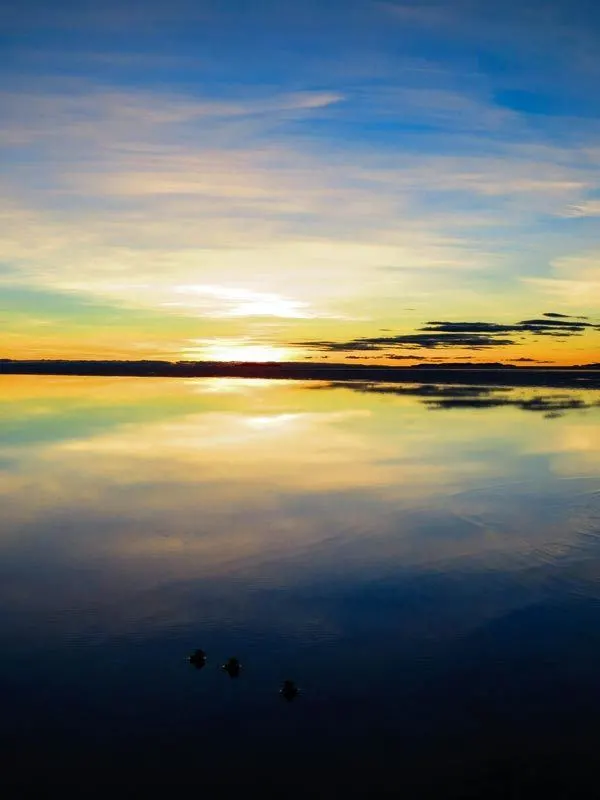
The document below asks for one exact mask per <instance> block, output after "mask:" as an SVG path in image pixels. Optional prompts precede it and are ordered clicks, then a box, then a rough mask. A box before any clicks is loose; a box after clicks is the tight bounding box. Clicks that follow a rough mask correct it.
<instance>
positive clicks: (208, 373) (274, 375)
mask: <svg viewBox="0 0 600 800" xmlns="http://www.w3.org/2000/svg"><path fill="white" fill-rule="evenodd" d="M0 375H80V376H98V377H102V376H104V377H153V378H155V377H164V378H250V379H252V378H254V379H256V378H258V379H269V380H304V381H336V382H340V381H349V382H350V381H373V382H382V383H445V384H474V383H477V384H488V385H500V386H515V387H517V386H533V387H535V386H545V387H549V388H560V387H564V388H571V389H600V363H599V364H585V365H581V366H575V367H515V366H506V365H503V364H481V365H469V364H459V363H457V364H448V365H439V364H431V365H429V364H427V365H425V364H423V365H419V366H413V367H396V366H377V367H375V366H370V365H368V364H365V365H362V364H353V365H351V366H350V365H348V364H339V363H335V364H334V363H332V364H323V363H315V364H306V363H299V362H277V363H275V362H268V363H248V362H243V363H239V362H223V361H194V362H181V361H180V362H169V361H95V360H89V361H88V360H86V361H66V360H31V361H29V360H28V361H24V360H9V359H6V360H0Z"/></svg>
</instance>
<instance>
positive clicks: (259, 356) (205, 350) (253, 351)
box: [183, 339, 292, 361]
mask: <svg viewBox="0 0 600 800" xmlns="http://www.w3.org/2000/svg"><path fill="white" fill-rule="evenodd" d="M195 345H196V346H195V347H190V348H189V349H187V350H185V351H184V353H183V355H184V357H185V358H189V359H194V360H203V361H287V360H290V359H291V358H292V351H291V350H290V349H289V348H287V347H277V346H275V345H270V344H253V343H252V342H245V341H240V340H229V339H211V340H206V341H201V340H198V341H196V342H195Z"/></svg>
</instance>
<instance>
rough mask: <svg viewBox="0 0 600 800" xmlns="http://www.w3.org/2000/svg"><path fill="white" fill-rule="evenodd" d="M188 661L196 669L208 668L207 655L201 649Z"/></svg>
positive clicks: (195, 651)
mask: <svg viewBox="0 0 600 800" xmlns="http://www.w3.org/2000/svg"><path fill="white" fill-rule="evenodd" d="M188 661H189V662H190V664H191V665H192V666H193V667H196V669H202V667H204V666H206V653H205V652H204V650H201V649H198V650H194V652H193V653H192V654H191V656H189V657H188Z"/></svg>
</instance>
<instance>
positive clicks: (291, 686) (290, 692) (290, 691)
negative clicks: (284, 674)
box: [279, 681, 300, 703]
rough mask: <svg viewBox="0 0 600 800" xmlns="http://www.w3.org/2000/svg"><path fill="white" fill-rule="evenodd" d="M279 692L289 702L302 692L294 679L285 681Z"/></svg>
mask: <svg viewBox="0 0 600 800" xmlns="http://www.w3.org/2000/svg"><path fill="white" fill-rule="evenodd" d="M279 694H280V695H281V696H282V697H283V699H284V700H287V702H288V703H291V702H292V700H295V699H296V697H298V695H299V694H300V689H298V687H297V686H296V684H295V683H294V681H284V682H283V686H282V687H281V689H280V690H279Z"/></svg>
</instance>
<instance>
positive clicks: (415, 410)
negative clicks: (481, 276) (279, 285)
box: [0, 376, 600, 798]
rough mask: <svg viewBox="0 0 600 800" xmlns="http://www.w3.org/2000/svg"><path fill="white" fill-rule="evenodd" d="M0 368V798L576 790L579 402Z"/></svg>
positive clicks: (584, 449)
mask: <svg viewBox="0 0 600 800" xmlns="http://www.w3.org/2000/svg"><path fill="white" fill-rule="evenodd" d="M0 381H1V382H0V388H1V389H2V392H1V396H0V398H1V399H0V409H1V413H0V502H1V504H2V505H1V534H0V598H1V601H2V602H1V605H0V638H1V641H2V642H3V648H2V659H1V660H0V680H1V687H2V714H1V716H0V733H1V736H2V742H1V744H2V754H3V765H2V771H1V774H0V785H2V787H3V790H4V792H5V794H11V795H14V796H18V795H19V794H20V793H21V792H23V791H24V790H25V789H31V788H35V789H36V790H37V791H38V792H40V793H41V795H42V796H45V795H46V793H49V791H50V789H51V788H52V789H60V790H61V791H62V793H63V796H64V795H65V794H66V795H71V794H72V795H77V796H86V797H87V796H92V795H96V794H98V795H99V796H106V795H107V794H108V793H110V794H112V795H113V796H114V795H116V796H119V795H120V794H126V793H128V792H129V793H130V792H132V791H137V790H140V789H143V790H145V791H152V790H153V789H156V788H157V787H158V788H160V790H161V791H170V790H184V791H193V792H194V793H195V794H196V793H201V792H204V793H205V796H209V797H219V796H237V795H238V794H240V793H242V792H246V793H251V794H252V796H278V797H305V796H308V797H352V796H356V797H372V796H375V797H376V796H402V797H410V798H420V797H444V798H452V797H457V798H458V797H482V798H483V797H485V798H490V797H503V798H512V797H527V796H530V795H531V794H532V793H533V792H534V791H543V793H544V794H543V795H542V796H546V797H577V796H582V797H587V796H593V794H592V795H589V790H590V789H589V787H590V786H592V788H593V786H594V782H595V781H596V780H597V778H600V769H598V768H597V767H596V759H597V731H598V729H599V727H600V677H599V676H600V584H599V582H598V578H599V577H600V406H598V402H599V400H600V397H599V396H598V394H594V393H593V392H572V393H565V392H564V391H563V390H561V391H560V392H558V391H552V390H537V389H536V390H529V391H528V390H502V389H494V390H486V389H485V388H484V387H468V388H465V387H462V389H458V390H456V391H455V392H452V391H451V390H449V389H448V388H447V387H446V388H440V387H437V388H436V387H425V388H423V387H381V386H366V385H358V384H357V385H356V386H355V387H354V388H353V389H351V388H340V387H328V386H323V385H310V386H307V385H301V384H287V383H276V382H274V383H270V382H261V381H239V380H190V381H177V380H152V379H94V378H51V377H9V376H4V377H2V378H1V379H0ZM198 647H201V648H203V649H204V650H205V651H206V653H207V656H208V658H207V663H206V666H205V667H204V668H203V669H201V670H197V669H194V667H193V666H191V665H190V664H189V663H188V662H187V656H188V654H189V653H190V652H192V651H193V650H194V649H196V648H198ZM230 656H236V657H238V658H239V659H240V661H241V662H242V665H243V666H242V671H241V674H240V676H239V678H237V679H232V678H230V677H229V676H228V675H227V674H226V673H225V672H223V671H222V670H221V669H220V665H221V664H222V663H223V662H224V661H225V660H226V659H227V658H229V657H230ZM285 679H292V680H294V681H295V682H296V683H297V684H298V686H299V687H300V689H301V693H300V696H299V697H298V698H297V699H295V700H294V701H292V702H286V701H285V700H284V699H283V698H282V697H281V696H280V694H279V688H280V686H281V684H282V682H283V680H285Z"/></svg>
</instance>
